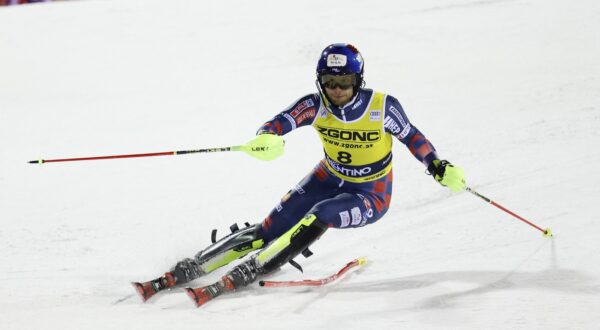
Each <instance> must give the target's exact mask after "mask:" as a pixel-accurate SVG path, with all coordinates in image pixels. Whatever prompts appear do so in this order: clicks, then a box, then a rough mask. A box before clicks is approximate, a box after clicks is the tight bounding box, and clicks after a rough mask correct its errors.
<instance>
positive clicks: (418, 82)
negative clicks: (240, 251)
mask: <svg viewBox="0 0 600 330" xmlns="http://www.w3.org/2000/svg"><path fill="white" fill-rule="evenodd" d="M599 17H600V3H599V2H597V1H593V0H579V1H542V0H514V1H511V0H447V1H442V0H426V1H406V0H405V1H383V0H376V1H346V2H326V1H315V0H309V1H295V2H287V1H276V0H257V1H241V0H221V1H210V2H209V1H184V0H178V1H175V0H173V1H158V0H145V1H141V0H137V1H134V0H128V1H125V0H120V1H81V2H59V3H46V4H38V5H27V6H14V7H4V8H0V31H2V32H0V187H1V188H0V219H1V220H0V221H1V226H0V267H1V268H0V297H1V298H0V328H2V329H178V330H179V329H231V328H235V329H282V328H288V329H317V328H321V329H342V328H345V329H366V328H369V329H384V328H386V329H388V328H389V329H599V328H600V325H599V323H600V281H599V280H600V235H599V232H600V219H599V217H598V215H597V212H596V210H597V203H598V201H599V200H600V184H599V183H600V168H599V165H598V164H599V163H600V151H599V149H598V147H597V145H598V144H599V143H600V107H599V106H598V104H600V102H599V101H600V80H599V77H600V37H599V33H600V32H599V31H600V20H599V19H598V18H599ZM332 42H352V43H354V44H355V45H356V46H357V47H358V48H359V49H360V50H361V52H362V53H363V55H364V57H365V59H366V67H365V70H366V81H367V85H368V86H369V87H372V88H375V89H377V90H380V91H384V92H387V93H390V94H392V95H394V96H396V97H397V98H398V99H399V100H400V101H401V102H402V104H403V105H404V107H405V110H406V111H407V114H408V116H409V118H411V120H412V121H413V123H415V125H416V126H417V127H419V128H420V129H421V130H422V131H423V132H424V133H425V134H426V135H427V137H428V138H429V139H430V140H431V141H432V142H433V143H434V145H435V146H436V148H437V149H438V151H439V153H440V155H441V156H442V157H444V158H447V159H449V160H451V161H452V162H454V163H455V164H457V165H459V166H461V167H463V168H464V169H465V171H466V174H467V179H468V184H469V185H470V186H472V187H473V188H474V189H476V190H477V191H479V192H480V193H482V194H484V195H486V196H488V197H490V198H492V199H494V200H496V201H497V202H499V203H501V204H503V205H504V206H506V207H508V208H509V209H511V210H513V211H515V212H517V213H519V214H520V215H522V216H524V217H526V218H528V219H530V220H531V221H533V222H534V223H536V224H538V225H540V226H542V227H543V228H546V227H551V228H552V229H553V230H554V232H555V237H554V238H553V239H544V238H543V237H542V235H541V233H540V232H539V231H537V230H535V229H533V228H531V227H529V226H527V225H526V224H524V223H523V222H521V221H518V220H516V219H514V218H512V217H511V216H509V215H508V214H506V213H504V212H502V211H500V210H498V209H496V208H494V207H492V206H490V205H488V204H486V203H485V202H483V201H482V200H481V199H479V198H476V197H474V196H473V195H471V194H469V193H467V192H463V193H459V194H453V193H451V192H450V191H448V190H447V189H443V188H441V187H440V186H439V185H437V184H436V183H435V182H434V181H433V180H432V179H431V177H429V176H427V175H425V174H424V173H423V172H424V169H423V166H422V165H421V164H420V163H419V162H417V161H415V160H414V159H413V157H412V156H411V155H410V153H409V152H408V151H407V150H406V148H405V147H404V146H403V145H402V144H401V143H398V142H397V141H396V143H395V147H394V151H395V158H394V167H395V169H394V171H395V173H394V174H395V183H394V198H393V202H392V205H391V209H390V211H389V213H388V214H387V215H386V216H385V217H384V219H382V220H380V222H379V223H377V224H375V225H371V226H367V227H364V228H361V229H355V230H330V231H328V232H327V233H326V235H325V236H323V238H322V239H321V240H320V241H318V242H317V243H316V244H314V246H313V247H312V250H313V251H314V252H315V255H314V256H313V257H311V258H310V259H304V258H298V259H297V261H299V262H300V263H301V264H302V265H303V266H304V269H305V274H304V275H301V274H300V273H298V272H297V271H296V270H295V269H294V268H292V267H289V266H286V267H284V268H282V269H281V271H280V272H278V273H276V274H275V275H273V276H271V278H272V279H300V278H319V277H322V276H326V275H329V274H331V273H332V272H334V271H336V270H337V269H338V268H339V267H341V266H342V265H344V264H345V263H346V262H348V261H350V260H351V259H353V258H356V257H359V256H366V257H368V258H369V260H370V263H369V264H368V265H367V266H365V267H364V268H362V269H361V270H359V271H356V272H353V273H351V274H349V276H347V277H345V278H344V279H343V280H342V281H339V282H337V283H335V284H333V285H330V286H327V287H323V288H311V289H303V288H294V289H264V288H260V287H258V286H254V287H252V288H250V289H247V290H243V291H240V292H238V293H236V294H232V295H227V296H223V297H222V298H219V300H218V301H214V302H211V303H209V304H207V305H206V306H204V307H202V308H200V309H196V308H194V306H193V305H192V303H191V302H190V300H189V299H188V297H187V296H186V295H185V294H184V293H182V292H181V291H179V290H173V291H171V292H168V293H166V294H163V295H161V296H159V297H157V298H156V299H153V300H152V301H150V302H148V303H146V304H143V303H141V302H140V300H139V299H138V297H137V296H134V295H133V290H132V288H131V287H130V284H129V282H130V281H135V280H148V279H150V278H153V277H155V276H158V275H160V274H162V273H164V272H165V271H167V270H168V269H169V268H170V267H171V266H172V265H173V264H174V263H175V262H176V261H178V260H180V259H182V258H184V257H188V256H192V255H193V254H195V253H196V252H197V251H199V250H200V249H202V248H203V247H205V246H206V245H207V244H209V242H210V231H211V229H213V228H218V229H219V230H220V234H221V235H222V234H224V233H226V232H227V231H228V229H227V228H228V226H229V225H230V224H231V223H233V222H235V221H239V222H244V221H250V222H258V221H261V220H262V219H263V218H264V217H265V216H266V215H267V214H268V212H269V211H270V210H271V208H272V207H274V206H275V205H276V204H277V203H278V200H279V198H280V197H281V196H282V195H283V194H285V193H286V192H287V190H288V189H289V188H291V187H292V186H293V185H294V184H295V183H296V182H297V181H299V180H300V179H301V178H302V177H303V176H304V175H305V174H306V173H307V172H308V171H309V170H310V169H311V168H312V167H313V165H314V164H315V163H316V162H317V161H318V160H319V159H320V158H321V157H322V150H321V146H320V144H319V141H318V138H317V137H316V134H315V133H314V131H313V130H311V129H310V128H305V129H301V130H298V131H295V132H293V133H292V134H289V135H288V136H286V141H287V145H286V146H287V147H286V151H287V152H286V154H285V155H284V156H283V157H282V158H281V159H279V160H277V161H274V162H268V163H266V162H261V161H258V160H255V159H252V158H250V157H248V156H246V155H244V154H241V153H220V154H210V155H186V156H177V157H155V158H140V159H127V160H110V161H94V162H73V163H54V164H45V165H30V164H27V161H29V160H32V159H39V158H46V159H51V158H64V157H78V156H94V155H110V154H122V153H141V152H158V151H169V150H182V149H195V148H204V147H215V146H228V145H235V144H240V143H243V142H245V141H247V140H248V139H250V138H251V137H252V136H253V134H254V132H255V130H256V129H257V128H258V126H259V125H260V124H262V123H263V122H264V121H266V120H268V119H269V118H271V117H272V116H273V115H274V114H276V113H277V112H279V111H280V110H282V109H283V108H284V107H286V106H287V105H288V104H290V103H291V102H292V101H293V100H295V99H296V98H298V97H300V96H302V95H304V94H306V93H311V92H314V91H315V87H314V78H315V77H314V68H315V64H316V60H317V58H318V55H319V53H320V51H321V50H322V49H323V48H324V47H325V46H326V45H328V44H330V43H332ZM227 269H228V267H226V268H223V269H221V270H219V271H217V272H215V273H214V274H211V275H210V276H208V277H206V278H204V279H199V280H197V281H195V282H194V283H193V284H194V285H202V284H205V283H209V282H212V281H213V280H215V279H216V278H218V277H219V276H220V275H222V274H223V272H225V271H226V270H227Z"/></svg>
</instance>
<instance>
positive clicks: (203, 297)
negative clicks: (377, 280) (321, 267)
mask: <svg viewBox="0 0 600 330" xmlns="http://www.w3.org/2000/svg"><path fill="white" fill-rule="evenodd" d="M366 262H367V258H364V257H362V258H357V259H354V260H352V261H350V262H349V263H347V264H346V265H345V266H344V267H342V268H341V269H340V270H339V271H338V272H337V273H335V274H333V275H331V276H328V277H326V278H323V279H319V280H300V281H259V282H258V284H259V285H260V286H262V287H290V286H320V285H326V284H328V283H331V282H333V281H335V280H337V279H339V278H340V277H342V276H343V275H344V274H345V273H347V272H348V271H349V270H350V269H352V268H355V267H358V266H362V265H364V264H365V263H366ZM185 290H186V292H187V294H188V296H189V297H190V298H191V299H192V300H193V301H194V303H195V304H196V307H200V306H202V305H204V304H206V303H207V302H209V301H211V300H213V299H214V298H216V297H218V296H220V295H222V294H223V293H225V292H230V291H234V290H235V286H234V285H233V283H232V282H231V279H230V278H229V277H228V276H223V277H222V278H221V279H220V280H219V281H217V282H215V283H213V284H211V285H207V286H202V287H198V288H190V287H188V288H185Z"/></svg>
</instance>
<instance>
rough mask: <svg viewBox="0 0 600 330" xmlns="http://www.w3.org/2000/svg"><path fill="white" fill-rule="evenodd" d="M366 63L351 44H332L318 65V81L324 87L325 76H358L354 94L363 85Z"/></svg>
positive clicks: (326, 49)
mask: <svg viewBox="0 0 600 330" xmlns="http://www.w3.org/2000/svg"><path fill="white" fill-rule="evenodd" d="M363 72H364V61H363V58H362V55H360V52H359V51H358V49H356V47H354V46H352V45H351V44H341V43H338V44H331V45H329V46H327V47H326V48H325V49H324V50H323V52H322V53H321V57H320V58H319V62H318V63H317V80H318V82H319V85H321V88H323V86H322V80H321V77H322V76H324V75H334V76H340V75H347V74H354V75H356V86H355V88H354V92H355V93H356V92H357V91H358V88H359V87H361V86H362V83H363Z"/></svg>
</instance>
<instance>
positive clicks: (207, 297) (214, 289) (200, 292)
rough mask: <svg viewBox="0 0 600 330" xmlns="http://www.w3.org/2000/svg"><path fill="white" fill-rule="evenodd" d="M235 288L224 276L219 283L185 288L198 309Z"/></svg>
mask: <svg viewBox="0 0 600 330" xmlns="http://www.w3.org/2000/svg"><path fill="white" fill-rule="evenodd" d="M234 290H235V286H234V285H233V283H232V282H231V279H230V278H229V277H228V276H227V275H225V276H223V277H222V278H221V279H220V280H219V281H217V282H215V283H213V284H211V285H207V286H202V287H198V288H190V287H187V288H185V291H186V292H187V294H188V296H189V297H190V298H191V299H192V300H193V301H194V303H196V307H200V306H202V305H204V304H206V303H207V302H209V301H211V300H213V299H214V298H216V297H218V296H220V295H222V294H223V293H225V292H228V291H234Z"/></svg>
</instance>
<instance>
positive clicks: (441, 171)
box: [427, 159, 465, 192]
mask: <svg viewBox="0 0 600 330" xmlns="http://www.w3.org/2000/svg"><path fill="white" fill-rule="evenodd" d="M427 171H429V174H431V175H432V176H433V178H434V179H435V181H437V182H439V183H440V184H441V185H442V186H445V187H448V188H450V190H452V191H454V192H456V191H460V190H462V189H463V188H464V187H465V173H464V171H463V169H462V168H460V167H456V166H454V165H452V164H450V162H449V161H447V160H439V159H435V160H434V161H432V162H431V164H429V167H427Z"/></svg>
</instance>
